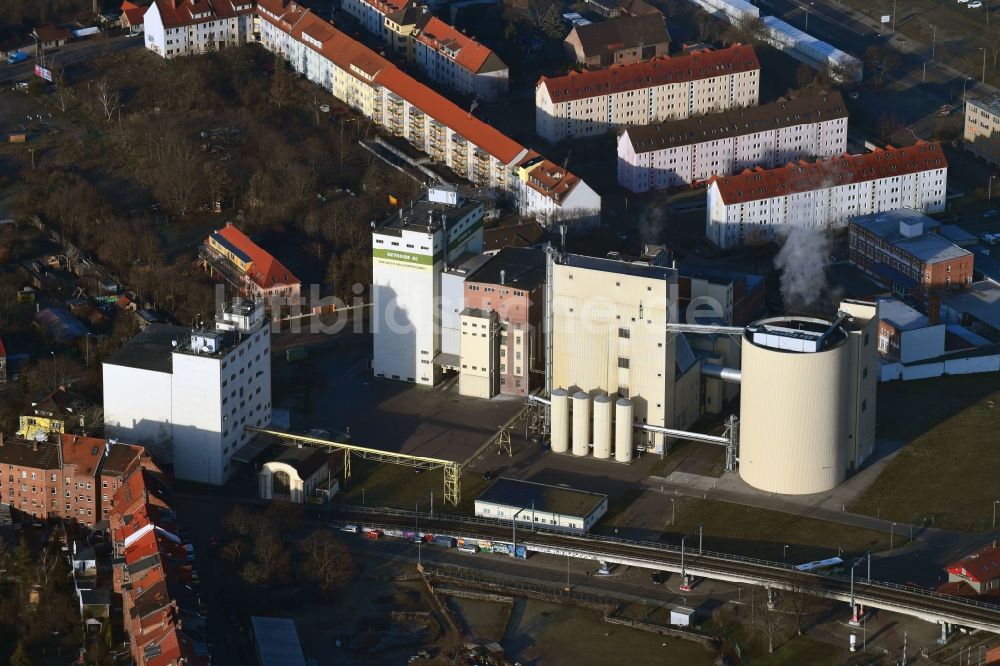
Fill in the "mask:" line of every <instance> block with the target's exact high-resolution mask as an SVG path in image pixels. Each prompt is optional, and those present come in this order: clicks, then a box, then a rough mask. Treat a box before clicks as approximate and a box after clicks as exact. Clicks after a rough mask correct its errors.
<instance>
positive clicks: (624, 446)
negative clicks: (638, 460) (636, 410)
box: [615, 398, 632, 463]
mask: <svg viewBox="0 0 1000 666" xmlns="http://www.w3.org/2000/svg"><path fill="white" fill-rule="evenodd" d="M615 460H617V461H618V462H622V463H627V462H632V401H631V400H629V399H628V398H619V399H618V402H616V403H615Z"/></svg>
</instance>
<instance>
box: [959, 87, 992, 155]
mask: <svg viewBox="0 0 1000 666" xmlns="http://www.w3.org/2000/svg"><path fill="white" fill-rule="evenodd" d="M962 138H963V140H964V141H965V146H966V148H968V149H969V150H971V151H972V152H973V153H975V154H976V155H978V156H979V157H982V158H983V159H984V160H986V161H987V162H990V163H991V164H1000V98H994V99H991V100H985V99H977V98H974V97H967V98H966V99H965V127H964V131H963V133H962Z"/></svg>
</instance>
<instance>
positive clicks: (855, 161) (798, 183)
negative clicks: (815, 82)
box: [709, 141, 948, 205]
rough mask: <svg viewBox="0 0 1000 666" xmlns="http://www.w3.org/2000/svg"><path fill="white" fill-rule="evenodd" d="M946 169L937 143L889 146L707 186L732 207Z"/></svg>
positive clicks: (752, 172) (713, 179)
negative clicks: (829, 188) (733, 205)
mask: <svg viewBox="0 0 1000 666" xmlns="http://www.w3.org/2000/svg"><path fill="white" fill-rule="evenodd" d="M947 166H948V161H947V159H946V158H945V156H944V151H942V150H941V144H940V143H924V142H922V141H921V142H918V143H917V144H915V145H913V146H907V147H906V148H892V147H891V146H890V147H889V148H887V149H886V150H876V151H874V152H871V153H865V154H863V155H842V156H840V157H832V158H830V159H827V160H818V161H816V162H800V163H798V164H793V163H790V164H787V165H785V166H783V167H777V168H774V169H761V168H758V169H755V170H750V169H746V170H744V171H743V173H740V174H737V175H735V176H712V177H711V178H710V179H709V184H710V185H711V184H712V183H714V184H715V185H716V186H717V187H718V188H719V193H720V194H721V195H722V200H723V202H725V203H726V205H732V204H737V203H744V202H747V201H759V200H761V199H770V198H772V197H777V196H784V195H788V194H796V193H799V192H808V191H811V190H816V189H821V188H827V187H837V186H839V185H848V184H851V183H862V182H865V181H869V180H876V179H879V178H890V177H893V176H900V175H905V174H910V173H917V172H920V171H927V170H931V169H943V168H946V167H947Z"/></svg>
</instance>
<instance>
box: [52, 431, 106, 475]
mask: <svg viewBox="0 0 1000 666" xmlns="http://www.w3.org/2000/svg"><path fill="white" fill-rule="evenodd" d="M60 439H61V444H62V457H63V464H66V465H76V471H77V474H81V475H87V476H95V477H96V473H97V466H98V464H100V462H101V458H102V457H103V456H104V444H105V441H104V440H103V439H98V438H97V437H80V436H78V435H66V434H63V435H62V436H61V437H60Z"/></svg>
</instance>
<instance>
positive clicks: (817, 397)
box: [740, 301, 879, 495]
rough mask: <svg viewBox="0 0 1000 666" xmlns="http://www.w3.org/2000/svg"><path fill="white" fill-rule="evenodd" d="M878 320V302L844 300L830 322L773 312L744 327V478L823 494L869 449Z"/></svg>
mask: <svg viewBox="0 0 1000 666" xmlns="http://www.w3.org/2000/svg"><path fill="white" fill-rule="evenodd" d="M877 327H878V316H877V307H876V305H874V304H871V303H863V302H860V301H844V302H842V303H841V311H840V312H839V313H838V316H837V317H836V319H834V320H833V321H827V320H824V319H815V318H809V317H774V318H770V319H763V320H761V321H758V322H756V323H754V324H751V325H750V326H748V327H747V328H746V331H745V333H744V336H743V350H742V368H741V374H742V380H741V385H740V476H741V478H742V479H743V480H744V481H746V482H747V483H748V484H750V485H751V486H753V487H755V488H758V489H760V490H764V491H767V492H774V493H783V494H790V495H805V494H812V493H821V492H826V491H829V490H831V489H833V488H834V487H836V486H837V485H838V484H840V483H841V482H842V481H843V480H844V479H845V478H846V477H847V474H848V473H849V472H851V471H853V470H856V469H858V468H859V467H860V466H861V464H862V463H863V462H864V461H865V460H866V459H867V458H868V456H870V455H871V453H872V451H873V450H874V446H875V389H876V386H877V384H878V380H879V359H878V349H877V346H876V335H877ZM777 413H780V414H781V415H782V417H781V418H780V419H776V418H774V415H775V414H777Z"/></svg>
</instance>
